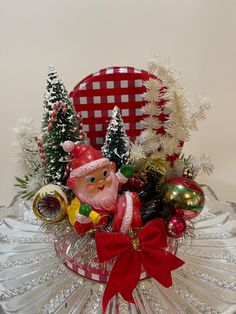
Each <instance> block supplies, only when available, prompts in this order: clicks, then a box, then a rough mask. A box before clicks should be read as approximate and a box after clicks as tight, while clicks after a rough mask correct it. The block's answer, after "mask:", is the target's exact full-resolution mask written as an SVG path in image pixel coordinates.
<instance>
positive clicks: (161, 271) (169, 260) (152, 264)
mask: <svg viewBox="0 0 236 314" xmlns="http://www.w3.org/2000/svg"><path fill="white" fill-rule="evenodd" d="M142 263H143V266H144V268H145V269H146V271H147V272H148V274H149V275H150V276H151V277H153V278H155V279H156V280H157V281H158V282H160V284H162V285H163V286H164V287H165V288H169V287H171V286H172V277H171V271H172V270H174V269H177V268H179V267H181V266H182V265H183V264H184V261H182V260H181V259H180V258H178V257H176V256H175V255H173V254H171V253H170V252H167V251H164V250H158V251H156V250H150V251H148V252H142Z"/></svg>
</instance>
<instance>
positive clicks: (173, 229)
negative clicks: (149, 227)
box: [166, 216, 187, 238]
mask: <svg viewBox="0 0 236 314" xmlns="http://www.w3.org/2000/svg"><path fill="white" fill-rule="evenodd" d="M186 229H187V225H186V222H185V220H184V219H182V218H180V217H177V216H171V217H170V218H169V220H168V222H167V224H166V232H167V235H168V236H169V237H171V238H180V237H182V236H183V235H184V234H185V232H186Z"/></svg>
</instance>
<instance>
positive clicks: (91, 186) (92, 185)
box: [87, 184, 95, 192]
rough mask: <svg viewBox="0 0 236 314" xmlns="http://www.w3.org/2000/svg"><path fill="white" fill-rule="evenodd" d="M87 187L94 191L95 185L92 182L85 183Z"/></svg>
mask: <svg viewBox="0 0 236 314" xmlns="http://www.w3.org/2000/svg"><path fill="white" fill-rule="evenodd" d="M87 189H88V191H91V192H92V191H94V190H95V185H94V184H88V185H87Z"/></svg>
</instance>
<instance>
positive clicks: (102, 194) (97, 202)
mask: <svg viewBox="0 0 236 314" xmlns="http://www.w3.org/2000/svg"><path fill="white" fill-rule="evenodd" d="M110 176H111V177H112V182H111V185H110V187H106V186H105V187H104V189H103V190H102V191H98V192H97V193H96V194H95V195H94V196H92V198H91V196H89V195H88V194H87V195H84V194H81V193H80V192H79V191H77V195H78V197H79V199H80V201H81V202H83V203H87V204H89V205H90V206H91V207H92V209H97V210H107V211H109V210H111V209H113V208H114V206H115V205H116V203H117V194H118V186H119V180H118V178H117V176H116V174H115V173H111V174H110Z"/></svg>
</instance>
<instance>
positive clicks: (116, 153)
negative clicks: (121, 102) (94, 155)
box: [101, 106, 130, 168]
mask: <svg viewBox="0 0 236 314" xmlns="http://www.w3.org/2000/svg"><path fill="white" fill-rule="evenodd" d="M101 151H102V153H103V155H104V156H105V157H107V158H108V159H109V160H110V161H114V162H115V163H116V164H117V167H118V168H120V167H121V165H122V164H127V163H128V162H129V161H130V143H129V139H128V137H127V135H126V131H125V127H124V122H123V119H122V117H121V114H120V109H119V108H118V107H117V106H115V107H114V109H113V112H112V118H111V120H110V122H109V126H108V128H107V134H106V138H105V143H104V145H103V147H102V149H101Z"/></svg>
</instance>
